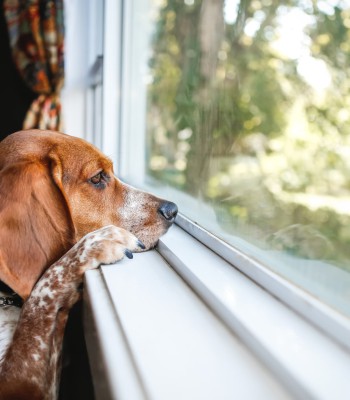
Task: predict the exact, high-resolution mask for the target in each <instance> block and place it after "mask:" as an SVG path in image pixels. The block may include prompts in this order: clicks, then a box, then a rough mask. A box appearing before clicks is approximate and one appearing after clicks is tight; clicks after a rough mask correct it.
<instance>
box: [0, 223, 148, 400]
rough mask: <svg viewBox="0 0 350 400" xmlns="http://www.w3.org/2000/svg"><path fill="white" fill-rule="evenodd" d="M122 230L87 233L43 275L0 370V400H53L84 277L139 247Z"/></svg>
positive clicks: (23, 313)
mask: <svg viewBox="0 0 350 400" xmlns="http://www.w3.org/2000/svg"><path fill="white" fill-rule="evenodd" d="M141 246H142V243H140V242H139V241H138V240H137V238H136V237H135V236H134V235H132V234H131V233H129V232H127V231H125V230H124V229H121V228H117V227H115V226H107V227H104V228H102V229H99V230H97V231H95V232H92V233H89V234H88V235H86V236H85V237H84V238H83V239H81V240H80V241H79V242H78V243H77V244H76V245H75V246H74V247H73V248H72V249H71V250H69V251H68V253H66V255H64V256H63V257H62V258H61V259H60V260H58V261H57V262H56V263H54V264H53V265H52V266H51V267H50V268H48V270H47V271H46V272H45V273H44V274H43V276H42V277H41V279H40V280H39V281H38V283H37V284H36V285H35V287H34V289H33V291H32V293H31V295H30V296H29V298H28V300H27V301H26V302H25V303H24V305H23V308H22V311H21V315H20V319H19V321H18V324H17V327H16V330H15V333H14V336H13V340H12V342H11V344H10V346H9V348H8V349H7V352H6V353H5V355H4V358H3V360H2V363H1V369H0V382H1V384H0V399H1V400H10V399H16V400H20V399H31V400H36V399H55V398H56V396H57V389H58V387H57V386H58V383H57V381H58V379H57V378H56V373H57V366H58V363H59V359H60V353H61V346H62V337H63V333H64V328H65V324H66V321H67V315H68V311H69V310H70V308H71V307H72V306H73V304H74V303H75V302H76V301H77V300H78V298H79V293H78V286H79V285H80V283H81V282H82V277H83V275H84V272H85V271H87V270H89V269H93V268H97V267H98V266H99V265H100V264H110V263H113V262H116V261H117V260H120V259H121V258H123V257H124V255H125V254H126V255H127V256H129V257H130V256H131V251H134V250H136V249H137V248H138V247H141Z"/></svg>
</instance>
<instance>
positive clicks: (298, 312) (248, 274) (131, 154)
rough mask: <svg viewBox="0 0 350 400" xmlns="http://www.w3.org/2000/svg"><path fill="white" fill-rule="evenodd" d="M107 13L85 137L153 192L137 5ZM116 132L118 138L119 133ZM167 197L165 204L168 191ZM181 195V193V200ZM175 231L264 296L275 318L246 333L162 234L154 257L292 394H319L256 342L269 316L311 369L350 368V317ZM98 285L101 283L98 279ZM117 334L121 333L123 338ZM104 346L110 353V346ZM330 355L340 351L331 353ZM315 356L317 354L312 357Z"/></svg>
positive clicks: (232, 251) (312, 378) (189, 226)
mask: <svg viewBox="0 0 350 400" xmlns="http://www.w3.org/2000/svg"><path fill="white" fill-rule="evenodd" d="M146 4H147V2H144V6H145V5H146ZM104 7H105V8H104V27H103V31H104V40H103V82H102V85H103V87H102V104H103V107H102V130H101V133H100V134H98V135H97V136H91V135H90V136H91V137H90V136H89V137H88V139H90V140H92V141H93V142H94V143H95V144H96V145H97V146H99V147H101V149H102V151H103V152H104V153H105V154H107V155H108V156H110V157H111V158H112V160H113V161H114V165H115V166H116V173H117V175H118V176H121V177H123V176H126V175H128V177H130V179H129V182H128V183H130V184H132V185H134V186H138V187H141V188H144V189H146V190H149V189H150V188H149V187H147V186H145V185H144V178H145V163H144V161H145V155H144V144H145V143H144V135H142V123H143V126H144V119H143V118H142V115H138V116H137V118H135V116H134V115H133V114H132V111H133V110H132V109H131V107H132V102H133V101H135V100H136V101H138V102H139V103H138V104H139V105H138V106H139V107H141V108H142V107H143V106H144V105H145V96H142V93H140V82H137V81H132V80H131V76H130V68H129V65H128V62H130V61H129V60H130V59H132V57H133V56H135V54H133V53H132V51H133V50H134V49H133V47H132V46H131V34H132V28H133V24H132V18H135V14H134V13H135V9H134V3H133V1H123V0H118V1H115V0H105V5H104ZM139 11H140V10H139ZM95 28H96V27H95ZM139 48H142V43H141V44H139ZM135 65H136V66H137V65H139V64H138V63H134V68H136V66H135ZM95 112H96V110H95ZM90 117H91V116H90ZM116 132H119V134H118V135H116ZM131 167H132V169H131V170H130V168H131ZM127 171H128V174H127ZM130 171H131V173H130ZM165 197H168V198H169V193H168V194H167V196H165ZM185 197H186V195H184V198H185ZM187 197H188V196H187ZM170 198H171V197H170ZM187 200H188V199H187ZM180 210H181V207H180ZM176 225H177V227H176V228H175V231H176V233H175V236H176V235H178V237H179V238H182V239H181V240H185V241H186V242H188V245H187V250H188V251H189V252H190V251H191V248H192V249H194V248H197V247H198V249H201V251H200V252H201V253H202V254H203V257H204V258H203V260H204V259H205V257H206V256H207V255H208V256H209V254H212V256H213V257H214V258H215V262H216V263H218V265H219V264H220V265H226V264H227V263H228V264H229V265H230V266H231V268H232V271H239V273H240V275H242V277H244V279H246V282H247V284H248V285H250V286H251V290H252V293H258V292H261V290H262V289H263V291H266V295H267V296H268V299H269V300H268V303H266V305H265V306H266V307H268V309H267V308H266V309H265V311H266V312H267V311H268V312H267V314H269V315H270V316H272V317H271V319H270V320H269V319H268V320H267V322H266V325H265V326H257V327H255V328H253V329H250V330H249V331H247V329H246V326H245V325H244V324H245V321H244V318H245V317H247V318H248V319H249V321H250V322H251V323H252V325H251V326H253V325H254V321H253V320H252V318H254V315H248V314H249V313H248V310H246V309H245V307H244V305H243V307H242V313H241V315H240V316H238V315H237V314H235V312H234V310H232V309H230V307H229V306H228V304H225V302H221V301H218V299H219V298H220V292H222V290H223V289H224V287H223V286H220V285H219V286H218V287H217V288H216V289H213V288H210V287H209V286H210V285H209V281H210V280H211V279H210V278H215V277H214V276H213V275H210V274H209V275H208V277H209V281H208V282H207V284H206V283H205V284H204V283H203V280H202V278H201V277H200V276H199V275H198V274H197V273H196V271H195V269H193V265H191V261H184V260H183V259H182V258H181V257H180V250H179V248H178V247H177V246H176V245H174V244H171V243H170V241H169V239H167V236H165V237H164V238H161V240H160V242H159V246H158V249H157V251H158V252H159V254H160V255H161V256H162V257H163V258H164V260H165V261H166V262H167V263H168V264H169V265H170V266H171V267H172V268H174V270H175V271H176V272H177V273H178V274H179V275H180V276H181V277H182V279H183V280H184V282H185V284H186V285H189V286H190V287H191V288H192V289H193V290H194V291H195V292H196V294H198V296H199V297H200V298H201V299H202V301H203V302H204V303H205V304H207V305H208V306H209V308H210V309H211V310H212V311H213V312H214V313H215V315H217V317H218V318H219V319H220V320H221V321H223V322H224V324H225V325H226V326H228V327H229V329H230V330H231V332H233V333H234V334H235V335H237V336H238V337H239V338H240V339H241V340H242V341H243V342H244V343H245V344H246V345H247V346H248V348H249V349H250V350H251V351H252V352H253V353H254V354H255V355H256V356H257V357H258V358H259V359H261V360H262V361H263V363H264V364H265V365H267V366H268V368H269V369H270V370H272V371H273V373H274V374H276V376H277V377H278V379H280V380H281V381H283V382H284V384H285V385H287V386H288V387H289V389H291V390H292V388H291V386H293V385H295V389H293V390H292V392H294V394H295V395H297V396H304V395H306V396H307V397H310V398H312V397H315V396H316V395H317V393H316V392H315V391H314V390H313V389H312V388H313V387H316V386H317V376H316V375H315V374H310V373H309V372H310V371H308V367H307V366H304V367H303V366H302V365H298V368H301V374H304V375H305V381H302V380H301V379H299V378H300V375H299V378H298V377H296V376H293V375H292V374H291V373H290V369H291V368H292V367H293V366H292V364H290V362H289V361H288V357H286V355H288V351H292V348H291V349H290V350H288V347H286V348H285V349H284V350H283V352H284V354H282V352H280V356H281V357H280V359H279V360H277V361H276V357H275V356H274V355H273V354H272V353H271V349H273V348H274V343H273V338H272V339H271V343H267V342H266V341H265V342H264V341H263V340H262V339H261V336H259V335H260V333H259V330H260V331H261V330H262V331H264V330H265V329H268V325H269V324H271V323H273V316H274V315H277V313H275V311H274V310H277V309H282V310H284V312H285V316H286V318H285V319H284V321H283V322H284V324H285V329H286V330H290V331H291V332H295V333H297V336H298V337H300V335H303V333H305V334H306V333H307V336H308V340H310V342H309V343H310V349H309V351H308V355H309V357H310V359H311V360H312V362H313V363H314V365H313V367H314V368H317V365H316V364H315V361H314V360H317V359H318V357H319V354H321V356H323V355H324V356H325V359H328V360H330V361H331V364H332V365H333V366H335V368H339V370H340V368H342V367H343V366H344V365H349V366H350V321H349V319H348V318H346V317H345V316H343V315H341V314H340V313H339V312H337V311H335V310H334V309H332V308H331V307H330V306H328V305H326V304H325V303H323V302H322V301H320V300H318V299H316V298H315V297H313V296H312V295H310V294H308V293H307V292H305V291H304V290H302V289H300V288H299V287H298V286H296V285H295V284H293V283H290V282H288V281H287V280H286V279H284V278H282V277H280V276H279V275H278V274H276V273H275V272H273V271H272V270H269V269H268V268H267V267H265V266H264V265H263V263H261V262H259V260H257V259H254V258H252V257H250V256H248V255H247V254H244V253H243V252H242V251H241V250H238V249H237V248H235V247H234V246H231V245H228V244H227V243H225V242H224V241H223V240H221V239H219V238H217V237H216V236H215V235H213V234H212V233H210V232H209V231H207V230H206V229H203V228H202V227H201V226H199V225H198V224H197V223H195V222H194V221H191V220H190V219H188V218H186V217H185V216H184V215H182V214H181V213H180V214H179V216H178V217H177V220H176ZM208 252H209V253H208ZM212 252H213V253H212ZM199 261H200V260H199ZM211 274H212V272H211ZM94 275H95V276H97V273H96V272H95V271H91V272H90V273H88V274H87V277H88V278H87V279H88V280H90V283H89V284H90V286H91V285H92V286H93V285H94V282H93V279H94V278H93V276H94ZM91 279H92V281H91ZM96 279H98V280H101V278H100V277H99V278H96ZM99 287H100V289H99V290H100V292H101V290H102V291H106V289H104V288H101V285H100V286H99ZM92 292H93V290H92ZM92 292H90V293H89V286H88V287H87V296H88V298H90V297H91V298H90V304H93V300H94V299H93V294H92ZM247 294H248V292H247ZM106 296H107V297H108V296H109V295H108V292H106ZM88 303H89V301H88ZM89 307H90V306H89ZM90 308H91V307H90ZM92 308H93V307H92ZM97 308H98V307H97ZM96 310H97V309H96ZM89 312H90V311H89ZM98 312H99V311H98V310H97V311H96V312H95V311H91V312H90V314H91V313H92V314H94V313H95V314H96V315H98ZM245 313H246V315H245ZM110 315H111V318H114V317H113V315H114V311H113V310H112V311H111V313H110ZM232 321H234V322H232ZM97 323H98V322H97ZM254 329H255V330H254ZM101 332H102V333H101V338H100V343H103V342H104V340H107V337H106V335H108V332H105V330H104V329H103V327H102V331H101ZM121 335H123V332H122V333H121ZM320 338H321V339H320ZM124 339H125V338H124ZM313 340H315V343H319V344H320V346H319V348H317V346H311V344H312V343H313ZM293 344H294V345H298V344H300V343H299V342H298V341H297V340H296V341H294V342H293V340H291V347H292V345H293ZM321 344H322V345H321ZM339 345H340V346H339ZM121 346H123V344H121ZM105 348H106V351H108V346H107V347H105ZM303 349H304V351H307V346H306V345H305V346H304V348H303ZM334 349H337V350H335V352H334ZM121 351H122V350H121ZM332 352H334V354H332ZM339 354H342V355H343V356H344V357H343V359H342V360H337V355H338V356H339ZM282 355H283V357H282ZM290 355H291V357H290V358H293V357H292V353H291V354H290ZM313 355H314V356H315V357H314V359H313ZM316 355H317V356H316ZM277 356H278V354H277ZM291 362H293V361H291ZM288 363H289V364H288ZM106 368H107V370H108V368H113V366H112V365H109V364H108V363H107V366H106ZM293 368H294V367H293ZM303 368H304V369H303ZM332 372H334V371H332ZM288 382H289V383H288ZM344 385H345V382H344ZM344 387H345V386H344ZM303 398H304V397H303Z"/></svg>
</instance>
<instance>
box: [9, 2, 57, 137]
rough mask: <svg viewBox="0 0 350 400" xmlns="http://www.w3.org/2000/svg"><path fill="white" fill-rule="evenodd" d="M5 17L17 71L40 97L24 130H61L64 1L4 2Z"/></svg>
mask: <svg viewBox="0 0 350 400" xmlns="http://www.w3.org/2000/svg"><path fill="white" fill-rule="evenodd" d="M4 13H5V18H6V22H7V27H8V31H9V37H10V46H11V50H12V55H13V59H14V62H15V64H16V67H17V69H18V70H19V72H20V74H21V76H22V78H23V79H24V81H25V82H26V84H27V85H28V86H29V88H30V89H32V90H33V91H34V92H35V93H37V94H38V97H37V99H35V100H34V101H33V103H32V104H31V106H30V108H29V110H28V112H27V115H26V117H25V120H24V123H23V128H24V129H31V128H39V129H52V130H61V124H62V118H61V102H60V97H59V93H60V90H61V88H62V85H63V79H64V59H63V45H64V24H63V0H4Z"/></svg>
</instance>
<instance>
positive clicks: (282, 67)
mask: <svg viewBox="0 0 350 400" xmlns="http://www.w3.org/2000/svg"><path fill="white" fill-rule="evenodd" d="M139 1H141V0H139ZM136 3H137V2H136ZM151 10H152V11H151V12H150V14H149V15H148V16H147V18H148V19H149V22H150V23H151V25H152V29H151V32H152V35H151V40H150V48H149V53H148V56H149V58H148V61H147V63H148V64H147V67H148V69H147V74H146V75H145V82H146V91H147V101H146V103H147V105H146V108H147V112H146V122H145V127H146V128H145V130H146V132H145V135H146V142H147V152H146V170H147V175H148V177H151V178H153V184H154V183H155V182H160V183H161V185H162V186H164V185H169V186H170V187H173V188H177V189H178V190H179V192H180V194H179V195H174V197H173V199H174V201H178V203H179V208H180V211H182V212H183V213H184V214H185V215H187V216H188V217H190V218H193V219H195V220H196V222H198V223H199V224H201V225H202V226H204V227H206V228H208V229H210V230H211V231H213V232H214V233H215V234H216V235H218V236H219V237H220V238H223V239H224V240H225V241H227V242H228V243H230V244H232V245H235V246H237V247H239V248H241V249H243V250H244V251H245V252H248V253H249V254H250V255H251V256H253V257H254V258H255V259H258V260H259V261H261V262H263V263H264V264H265V265H266V266H267V267H269V268H272V269H273V270H274V271H275V272H277V273H279V274H280V275H282V276H284V277H285V278H287V279H289V280H291V281H293V282H294V283H296V284H297V285H299V286H301V287H303V288H304V289H306V290H308V291H309V292H310V293H313V294H314V295H315V296H317V297H320V298H322V299H323V300H324V301H326V302H328V303H329V304H330V305H332V306H333V307H334V308H336V309H338V310H339V311H341V312H342V313H344V314H347V315H348V316H350V290H349V287H350V274H349V271H350V263H349V260H350V245H349V242H350V2H349V1H341V0H325V1H322V0H320V1H312V0H284V1H274V0H252V1H244V0H242V1H239V0H226V1H223V0H203V1H199V0H162V1H161V0H153V1H151ZM132 34H133V35H134V36H135V37H137V35H142V34H143V32H142V29H134V30H133V33H132ZM151 181H152V180H151ZM151 181H150V182H151ZM181 193H185V194H188V195H190V196H191V198H192V199H196V201H192V203H191V201H188V202H186V201H184V200H182V199H183V198H184V197H181ZM176 197H178V198H176ZM191 204H192V205H191Z"/></svg>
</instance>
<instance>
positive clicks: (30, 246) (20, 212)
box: [0, 160, 75, 299]
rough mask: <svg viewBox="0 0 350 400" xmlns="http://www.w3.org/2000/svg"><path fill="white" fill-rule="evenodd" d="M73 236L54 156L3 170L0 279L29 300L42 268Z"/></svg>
mask: <svg viewBox="0 0 350 400" xmlns="http://www.w3.org/2000/svg"><path fill="white" fill-rule="evenodd" d="M56 181H57V182H56ZM57 183H58V184H57ZM74 235H75V232H74V226H73V222H72V218H71V215H70V210H69V205H68V204H67V201H66V198H65V194H64V193H63V192H62V186H60V180H59V166H57V165H56V160H52V165H50V162H49V163H48V164H47V165H46V164H44V163H41V162H36V161H33V162H27V161H24V162H19V163H17V164H11V165H9V166H7V167H4V168H3V169H2V171H1V172H0V280H2V281H3V282H5V283H6V284H7V285H8V286H10V287H11V288H12V289H13V290H14V291H15V292H16V293H17V294H18V295H20V296H21V297H22V298H24V299H26V298H27V297H28V296H29V294H30V292H31V290H32V288H33V286H34V285H35V283H36V281H37V280H38V279H39V277H40V276H41V274H42V273H43V271H44V270H45V269H46V268H47V267H48V266H50V265H51V264H52V263H53V262H54V261H56V260H57V259H58V258H59V257H61V256H62V255H63V254H64V253H65V252H66V251H67V250H68V249H69V248H70V247H71V246H72V245H73V243H74V240H75V237H74Z"/></svg>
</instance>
